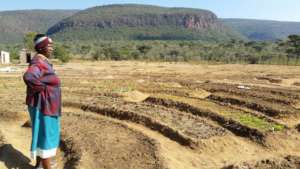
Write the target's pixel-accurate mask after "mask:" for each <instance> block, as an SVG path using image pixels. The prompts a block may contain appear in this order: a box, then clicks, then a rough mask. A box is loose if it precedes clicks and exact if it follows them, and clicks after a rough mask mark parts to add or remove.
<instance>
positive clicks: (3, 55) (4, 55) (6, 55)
mask: <svg viewBox="0 0 300 169" xmlns="http://www.w3.org/2000/svg"><path fill="white" fill-rule="evenodd" d="M0 54H1V55H0V59H1V60H0V63H1V64H9V63H10V57H9V53H8V52H5V51H1V53H0Z"/></svg>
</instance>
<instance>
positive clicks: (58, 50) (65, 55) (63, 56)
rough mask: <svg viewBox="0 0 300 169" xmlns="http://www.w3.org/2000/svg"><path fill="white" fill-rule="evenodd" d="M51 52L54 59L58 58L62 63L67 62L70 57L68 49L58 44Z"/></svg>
mask: <svg viewBox="0 0 300 169" xmlns="http://www.w3.org/2000/svg"><path fill="white" fill-rule="evenodd" d="M53 54H54V57H55V58H56V59H59V60H60V61H62V62H64V63H66V62H69V60H70V59H71V58H70V53H69V51H67V50H66V49H65V48H64V47H63V46H60V45H57V46H56V47H55V49H54V53H53Z"/></svg>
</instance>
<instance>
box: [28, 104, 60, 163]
mask: <svg viewBox="0 0 300 169" xmlns="http://www.w3.org/2000/svg"><path fill="white" fill-rule="evenodd" d="M28 111H29V114H30V118H31V123H32V140H31V149H30V151H31V157H32V158H33V159H35V158H36V156H39V157H40V158H42V159H46V158H51V157H54V156H55V155H56V150H57V148H58V146H59V141H60V117H59V116H45V115H43V113H42V112H40V110H39V109H38V108H35V107H31V106H28Z"/></svg>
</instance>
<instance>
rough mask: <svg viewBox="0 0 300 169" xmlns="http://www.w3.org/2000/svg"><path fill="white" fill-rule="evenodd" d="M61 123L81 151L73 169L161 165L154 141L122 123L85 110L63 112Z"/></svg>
mask: <svg viewBox="0 0 300 169" xmlns="http://www.w3.org/2000/svg"><path fill="white" fill-rule="evenodd" d="M62 124H63V126H62V130H63V133H64V137H65V139H66V140H68V139H71V140H72V141H73V143H74V146H75V147H76V149H77V150H78V151H79V152H78V153H80V154H81V155H80V156H81V159H80V162H79V163H78V166H77V167H76V168H103V169H111V168H114V169H132V168H143V169H162V168H163V164H162V162H161V160H160V157H159V154H158V146H157V145H156V142H155V141H154V140H151V139H149V138H147V137H146V136H144V135H143V134H141V133H139V132H136V131H133V130H131V129H129V128H127V127H126V126H124V125H121V124H117V123H113V122H111V121H107V120H104V119H103V118H101V117H98V116H97V117H96V116H92V115H87V114H84V113H64V116H63V118H62Z"/></svg>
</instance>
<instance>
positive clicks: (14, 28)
mask: <svg viewBox="0 0 300 169" xmlns="http://www.w3.org/2000/svg"><path fill="white" fill-rule="evenodd" d="M76 12H77V10H19V11H3V12H0V39H1V43H16V42H22V38H23V35H24V34H25V33H26V32H30V31H34V32H46V31H47V29H48V28H49V27H51V26H52V25H54V24H55V23H57V22H59V21H60V20H62V19H64V18H66V17H69V16H71V15H73V14H74V13H76Z"/></svg>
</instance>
